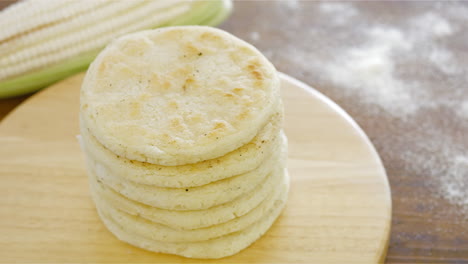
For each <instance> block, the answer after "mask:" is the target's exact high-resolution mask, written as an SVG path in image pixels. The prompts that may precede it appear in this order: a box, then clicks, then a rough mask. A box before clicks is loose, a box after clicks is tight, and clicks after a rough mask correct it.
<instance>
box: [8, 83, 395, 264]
mask: <svg viewBox="0 0 468 264" xmlns="http://www.w3.org/2000/svg"><path fill="white" fill-rule="evenodd" d="M82 77H83V75H82V74H80V75H77V76H75V77H72V78H70V79H68V80H65V81H63V82H61V83H59V84H56V85H54V86H52V87H50V88H48V89H46V90H44V91H43V92H41V93H39V94H37V95H35V96H33V97H32V98H31V99H29V100H27V101H26V102H25V103H23V104H22V105H21V106H20V107H18V108H17V109H16V110H15V111H14V112H12V113H11V114H10V115H9V116H8V117H7V118H5V120H4V121H3V122H2V123H1V124H0V179H1V184H0V194H1V199H0V262H7V263H12V262H41V263H52V262H53V263H63V262H89V263H96V262H106V263H111V262H119V263H122V262H133V263H142V262H145V263H148V262H179V263H181V262H182V263H188V262H200V263H206V262H210V261H206V260H191V259H185V258H181V257H176V256H171V255H165V254H156V253H151V252H147V251H144V250H141V249H138V248H135V247H132V246H130V245H127V244H125V243H123V242H120V241H118V240H117V239H116V238H115V237H114V236H113V235H111V234H110V233H109V232H108V231H107V230H106V229H105V227H104V226H103V224H102V223H101V222H100V220H99V219H98V216H97V214H96V212H95V209H94V206H93V203H92V202H91V199H90V195H89V190H88V183H87V177H86V174H85V171H84V161H83V156H82V155H81V153H80V149H79V146H78V142H77V140H76V135H77V134H78V101H79V87H80V84H81V80H82ZM282 80H283V87H282V89H283V90H282V91H283V97H284V102H285V108H286V121H285V129H286V133H287V135H288V137H289V146H290V151H289V171H290V175H291V179H292V184H291V192H290V197H289V201H288V204H287V207H286V209H285V210H284V212H283V214H282V215H281V217H280V218H279V219H278V220H277V222H276V223H275V224H274V226H273V227H272V228H271V229H270V230H269V231H268V233H267V234H266V235H265V236H264V237H263V238H261V239H260V240H258V241H257V242H255V243H254V244H253V245H252V246H250V247H249V248H247V249H246V250H244V251H242V252H241V253H239V254H237V255H235V256H233V257H229V258H225V259H222V260H216V261H213V262H217V263H218V262H231V263H232V262H237V263H243V262H256V263H301V262H302V263H359V264H364V263H378V262H382V261H383V259H384V257H385V252H386V248H387V242H388V236H389V231H390V220H391V199H390V190H389V186H388V182H387V178H386V175H385V171H384V168H383V167H382V164H381V162H380V159H379V157H378V155H377V153H376V152H375V150H374V148H373V146H372V145H371V143H370V142H369V140H368V139H367V137H366V136H365V134H364V133H363V132H362V131H361V129H360V128H359V127H358V126H357V125H356V124H355V123H354V121H353V120H352V119H351V118H350V117H349V116H348V115H347V114H346V113H345V112H344V111H343V110H341V109H340V108H339V107H338V106H337V105H335V104H334V103H332V102H331V101H330V100H329V99H327V98H326V97H324V96H323V95H321V94H320V93H318V92H317V91H315V90H313V89H312V88H310V87H307V86H306V85H304V84H302V83H300V82H298V81H295V80H294V79H292V78H290V77H287V76H286V75H282Z"/></svg>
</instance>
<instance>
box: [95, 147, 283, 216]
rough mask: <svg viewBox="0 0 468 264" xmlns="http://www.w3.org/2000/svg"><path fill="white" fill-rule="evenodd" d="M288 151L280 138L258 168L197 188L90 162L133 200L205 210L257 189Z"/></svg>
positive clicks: (106, 181) (97, 172) (108, 182)
mask: <svg viewBox="0 0 468 264" xmlns="http://www.w3.org/2000/svg"><path fill="white" fill-rule="evenodd" d="M286 151H287V145H286V142H280V144H279V145H278V146H277V148H276V150H275V151H274V152H273V153H272V156H271V157H269V158H267V159H266V160H265V161H264V162H263V163H262V164H261V165H260V166H259V167H258V168H256V169H254V170H252V171H249V172H247V173H244V174H241V175H237V176H233V177H230V178H227V179H224V180H220V181H216V182H212V183H210V184H206V185H203V186H198V187H193V188H165V187H156V186H152V185H144V184H138V183H134V182H132V181H128V180H125V179H121V178H118V177H115V176H114V175H111V174H110V172H109V170H108V169H107V168H106V167H105V166H102V165H101V164H99V163H98V162H96V161H94V160H91V159H87V164H88V166H89V167H90V170H91V171H92V172H93V173H94V174H95V175H96V177H97V178H98V179H99V180H101V181H102V182H103V183H104V184H105V185H107V186H109V187H111V188H112V189H114V190H115V191H117V192H119V193H120V194H122V195H123V196H125V197H127V198H129V199H131V200H134V201H138V202H140V203H144V204H147V205H150V206H153V207H157V208H161V209H168V210H202V209H207V208H210V207H213V206H216V205H219V204H223V203H227V202H229V201H232V200H234V199H236V197H239V196H240V195H243V194H245V193H248V192H249V191H251V190H252V189H254V188H255V186H257V185H258V184H259V183H260V182H262V181H263V179H265V177H267V175H269V174H270V173H271V172H272V171H273V170H274V169H275V168H277V167H284V164H285V162H286V158H287V153H286Z"/></svg>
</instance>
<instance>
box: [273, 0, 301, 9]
mask: <svg viewBox="0 0 468 264" xmlns="http://www.w3.org/2000/svg"><path fill="white" fill-rule="evenodd" d="M277 3H279V4H280V5H282V6H284V7H286V8H287V9H290V10H297V9H298V8H299V7H300V1H299V0H280V1H278V2H277Z"/></svg>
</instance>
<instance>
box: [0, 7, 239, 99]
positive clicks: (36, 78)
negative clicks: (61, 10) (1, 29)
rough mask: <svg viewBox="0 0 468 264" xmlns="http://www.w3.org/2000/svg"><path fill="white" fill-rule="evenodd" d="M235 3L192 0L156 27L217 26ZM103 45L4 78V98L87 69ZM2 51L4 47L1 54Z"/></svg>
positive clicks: (0, 85)
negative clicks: (181, 12) (186, 7)
mask: <svg viewBox="0 0 468 264" xmlns="http://www.w3.org/2000/svg"><path fill="white" fill-rule="evenodd" d="M231 7H232V3H231V0H209V1H196V2H194V3H193V4H192V6H191V8H190V10H189V11H188V12H186V13H184V14H182V15H179V16H177V17H174V18H172V19H170V21H168V22H166V23H162V24H159V25H155V26H154V27H152V28H158V27H164V26H177V25H207V26H216V25H218V24H219V23H221V22H222V21H224V20H225V19H226V18H227V16H228V15H229V14H230V11H231ZM0 18H1V13H0ZM31 48H34V47H31ZM102 48H104V47H100V48H98V49H93V50H89V51H86V52H83V53H81V54H79V55H77V56H73V57H70V58H68V59H65V60H63V61H61V62H58V63H54V64H52V65H47V66H45V67H42V68H41V69H37V70H33V71H30V72H27V73H24V74H21V75H18V76H14V77H12V78H8V79H6V80H0V98H7V97H14V96H20V95H24V94H28V93H32V92H35V91H37V90H39V89H41V88H43V87H46V86H48V85H50V84H53V83H55V82H57V81H59V80H62V79H64V78H66V77H68V76H71V75H73V74H75V73H78V72H81V71H83V70H86V69H87V67H88V66H89V64H90V63H91V62H92V61H93V60H94V58H95V57H96V56H97V54H98V53H99V52H100V50H102ZM1 52H2V51H1V50H0V55H1ZM0 57H1V56H0ZM0 70H1V69H0Z"/></svg>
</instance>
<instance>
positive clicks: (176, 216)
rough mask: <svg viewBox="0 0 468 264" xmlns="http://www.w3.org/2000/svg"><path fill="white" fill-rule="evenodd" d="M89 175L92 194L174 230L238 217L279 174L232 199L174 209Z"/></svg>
mask: <svg viewBox="0 0 468 264" xmlns="http://www.w3.org/2000/svg"><path fill="white" fill-rule="evenodd" d="M89 178H90V185H91V191H92V193H93V194H94V195H95V196H99V198H100V199H102V200H104V201H105V202H106V203H107V204H108V205H109V206H112V207H114V208H116V209H119V210H121V211H124V212H126V213H128V214H131V215H135V216H141V217H143V218H145V219H147V220H149V221H151V222H155V223H159V224H162V225H165V226H168V227H170V228H172V229H177V230H193V229H199V228H205V227H209V226H213V225H219V224H222V223H225V222H228V221H230V220H232V219H234V218H236V217H241V216H243V215H245V214H247V213H249V212H250V211H251V210H253V209H254V208H256V207H257V206H259V205H260V203H262V202H263V201H264V200H265V199H266V198H267V197H268V196H269V195H270V194H271V193H272V192H274V189H275V188H276V187H277V186H280V185H281V174H280V173H277V174H272V175H270V176H268V177H267V178H266V179H265V180H264V181H263V182H261V183H260V184H258V186H256V187H255V188H254V189H253V190H252V191H251V192H249V193H247V194H245V195H242V196H241V197H238V198H237V199H235V200H233V201H231V202H228V203H225V204H221V205H218V206H214V207H211V208H209V209H206V210H192V211H173V210H165V209H159V208H155V207H152V206H148V205H145V204H142V203H139V202H135V201H133V200H129V199H128V198H126V197H125V196H122V195H121V194H119V193H117V192H116V191H114V190H112V189H111V188H109V187H107V186H105V185H104V184H103V183H102V182H99V181H98V180H97V179H96V177H95V176H94V175H93V174H92V173H90V174H89Z"/></svg>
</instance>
